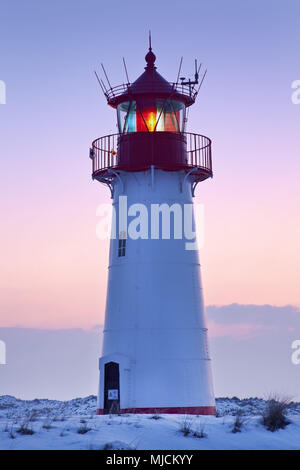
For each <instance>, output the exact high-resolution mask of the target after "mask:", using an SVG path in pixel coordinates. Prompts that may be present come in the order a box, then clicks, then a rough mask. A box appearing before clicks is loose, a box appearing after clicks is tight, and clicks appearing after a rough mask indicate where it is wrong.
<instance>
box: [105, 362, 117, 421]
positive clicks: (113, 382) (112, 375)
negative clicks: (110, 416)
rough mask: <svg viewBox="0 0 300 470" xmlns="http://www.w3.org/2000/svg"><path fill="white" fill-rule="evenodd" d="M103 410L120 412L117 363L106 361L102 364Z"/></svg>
mask: <svg viewBox="0 0 300 470" xmlns="http://www.w3.org/2000/svg"><path fill="white" fill-rule="evenodd" d="M104 371H105V372H104V412H105V413H119V412H120V373H119V364H117V363H116V362H108V363H107V364H105V366H104Z"/></svg>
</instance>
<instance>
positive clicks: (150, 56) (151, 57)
mask: <svg viewBox="0 0 300 470" xmlns="http://www.w3.org/2000/svg"><path fill="white" fill-rule="evenodd" d="M145 60H146V62H147V66H146V67H145V69H146V70H154V69H156V67H155V65H154V63H155V60H156V56H155V54H154V53H153V52H152V45H151V31H149V51H148V53H147V54H146V57H145Z"/></svg>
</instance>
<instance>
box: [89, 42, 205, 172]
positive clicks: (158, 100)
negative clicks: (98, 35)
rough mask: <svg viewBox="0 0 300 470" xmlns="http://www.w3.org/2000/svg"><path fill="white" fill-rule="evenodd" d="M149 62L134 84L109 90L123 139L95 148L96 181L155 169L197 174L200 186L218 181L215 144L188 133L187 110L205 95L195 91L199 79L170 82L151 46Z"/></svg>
mask: <svg viewBox="0 0 300 470" xmlns="http://www.w3.org/2000/svg"><path fill="white" fill-rule="evenodd" d="M145 60H146V67H145V71H144V72H143V73H142V75H140V77H138V78H137V80H135V81H134V82H133V83H127V84H123V85H120V86H117V87H111V86H110V88H109V89H106V88H104V89H103V91H104V94H105V96H106V99H107V102H108V104H109V105H110V106H111V107H112V108H114V109H116V111H117V122H118V134H113V135H111V136H105V137H101V138H100V139H97V140H95V141H94V142H93V147H92V149H91V158H92V160H93V177H94V178H97V179H99V178H103V175H104V174H105V171H106V170H108V169H112V170H122V171H144V170H147V169H149V168H151V167H155V168H159V169H162V170H165V171H178V170H186V171H191V169H193V170H194V174H195V176H196V177H197V179H198V180H199V181H201V180H203V179H206V178H208V177H210V176H212V169H211V141H210V139H208V138H207V137H205V136H201V135H198V134H190V133H187V132H186V129H185V125H186V110H187V108H188V107H189V106H191V105H192V104H194V102H195V99H196V96H197V93H198V91H199V90H197V91H196V90H195V83H198V74H197V81H195V82H191V81H190V80H189V82H185V83H184V82H183V80H182V81H181V83H179V82H178V79H177V82H176V83H170V82H168V81H167V80H166V79H165V78H163V77H162V76H161V75H160V74H159V73H158V72H157V70H156V66H155V61H156V56H155V54H154V53H153V52H152V48H151V45H150V47H149V51H148V53H147V54H146V56H145ZM195 77H196V74H195ZM102 83H103V82H102Z"/></svg>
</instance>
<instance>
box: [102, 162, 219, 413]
mask: <svg viewBox="0 0 300 470" xmlns="http://www.w3.org/2000/svg"><path fill="white" fill-rule="evenodd" d="M184 175H185V173H183V172H165V171H162V170H154V180H153V178H152V175H151V171H150V170H149V171H146V172H139V173H126V172H122V173H121V179H122V181H123V185H122V184H121V183H120V181H118V180H117V179H115V191H114V202H113V204H114V205H115V208H116V211H117V214H118V198H119V195H127V196H128V205H130V204H134V203H143V204H145V205H147V207H148V208H149V213H150V205H151V203H159V204H161V203H168V204H170V205H171V204H173V203H180V204H181V205H183V204H188V203H192V196H191V182H190V181H189V180H188V179H185V181H184ZM129 220H130V219H129ZM186 241H187V240H186V239H184V238H183V239H182V240H174V239H171V240H162V239H160V240H151V239H148V240H141V239H138V240H132V239H127V242H126V256H125V257H120V258H119V257H118V239H117V240H111V246H110V256H109V277H108V290H107V304H106V319H105V328H104V341H103V351H102V359H101V360H100V385H99V404H98V406H99V408H103V389H104V384H103V383H102V380H101V379H102V377H104V375H103V367H104V363H106V362H109V361H111V360H114V358H116V357H117V358H118V361H117V362H119V363H120V399H121V408H144V407H157V408H158V407H183V406H189V407H191V406H214V394H213V387H212V378H211V361H210V358H209V352H208V344H207V330H206V322H205V311H204V305H203V296H202V287H201V278H200V265H199V259H198V252H197V251H188V250H186V249H185V243H186Z"/></svg>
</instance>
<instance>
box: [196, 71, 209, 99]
mask: <svg viewBox="0 0 300 470" xmlns="http://www.w3.org/2000/svg"><path fill="white" fill-rule="evenodd" d="M206 72H207V69H206V70H205V72H204V74H203V77H202V79H201V82H200V85H199V87H198V90H197V91H196V93H195V96H197V95H198V93H199V91H200V88H201V86H202V83H203V80H204V79H205V75H206Z"/></svg>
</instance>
